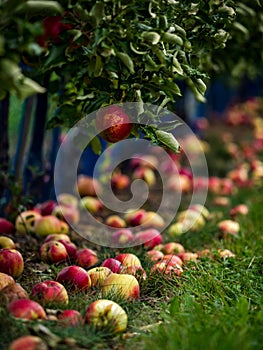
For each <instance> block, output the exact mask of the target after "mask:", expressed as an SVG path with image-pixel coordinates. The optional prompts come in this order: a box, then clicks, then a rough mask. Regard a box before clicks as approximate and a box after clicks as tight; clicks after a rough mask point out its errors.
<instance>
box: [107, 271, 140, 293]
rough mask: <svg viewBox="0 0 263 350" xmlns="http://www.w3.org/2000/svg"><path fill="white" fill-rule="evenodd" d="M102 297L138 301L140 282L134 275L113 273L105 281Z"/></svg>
mask: <svg viewBox="0 0 263 350" xmlns="http://www.w3.org/2000/svg"><path fill="white" fill-rule="evenodd" d="M102 295H103V296H106V297H119V298H121V299H125V300H131V299H138V298H139V296H140V286H139V282H138V281H137V279H136V278H135V277H134V276H132V275H128V274H117V273H111V274H110V275H109V276H108V277H107V278H106V279H105V281H104V284H103V286H102Z"/></svg>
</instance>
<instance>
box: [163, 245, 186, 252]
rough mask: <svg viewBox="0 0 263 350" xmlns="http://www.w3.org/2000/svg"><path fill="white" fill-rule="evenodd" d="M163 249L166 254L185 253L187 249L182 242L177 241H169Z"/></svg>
mask: <svg viewBox="0 0 263 350" xmlns="http://www.w3.org/2000/svg"><path fill="white" fill-rule="evenodd" d="M162 251H163V252H164V253H165V254H178V253H183V252H184V251H185V249H184V247H183V245H182V244H180V243H177V242H169V243H166V244H164V246H163V249H162Z"/></svg>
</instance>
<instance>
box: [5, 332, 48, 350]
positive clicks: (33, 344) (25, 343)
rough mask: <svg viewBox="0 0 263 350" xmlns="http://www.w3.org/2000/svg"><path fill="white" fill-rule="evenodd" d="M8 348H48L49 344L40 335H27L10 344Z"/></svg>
mask: <svg viewBox="0 0 263 350" xmlns="http://www.w3.org/2000/svg"><path fill="white" fill-rule="evenodd" d="M8 350H48V346H47V344H46V343H45V342H44V341H43V340H42V339H41V338H39V337H36V336H33V335H25V336H23V337H20V338H18V339H16V340H14V341H12V343H11V344H10V345H9V347H8Z"/></svg>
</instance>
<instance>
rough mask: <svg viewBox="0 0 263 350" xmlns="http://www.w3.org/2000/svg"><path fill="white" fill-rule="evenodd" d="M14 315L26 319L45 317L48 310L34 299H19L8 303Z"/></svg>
mask: <svg viewBox="0 0 263 350" xmlns="http://www.w3.org/2000/svg"><path fill="white" fill-rule="evenodd" d="M7 308H8V310H9V312H10V313H11V315H12V316H14V317H17V318H22V319H26V320H38V319H45V318H46V312H45V310H44V309H43V307H42V306H41V305H40V304H39V303H37V302H36V301H34V300H30V299H18V300H14V301H12V302H11V303H9V304H8V305H7Z"/></svg>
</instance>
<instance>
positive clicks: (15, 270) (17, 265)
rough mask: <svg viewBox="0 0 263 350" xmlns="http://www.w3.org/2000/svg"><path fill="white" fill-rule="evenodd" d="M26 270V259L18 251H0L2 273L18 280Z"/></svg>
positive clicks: (6, 249)
mask: <svg viewBox="0 0 263 350" xmlns="http://www.w3.org/2000/svg"><path fill="white" fill-rule="evenodd" d="M23 270H24V259H23V256H22V255H21V253H20V252H19V251H18V250H16V249H9V248H4V249H0V272H3V273H6V274H7V275H10V276H12V277H13V278H18V277H19V276H21V275H22V273H23Z"/></svg>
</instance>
